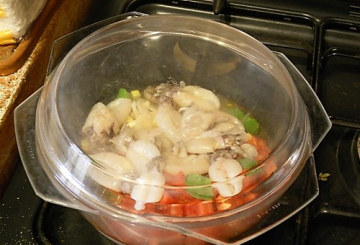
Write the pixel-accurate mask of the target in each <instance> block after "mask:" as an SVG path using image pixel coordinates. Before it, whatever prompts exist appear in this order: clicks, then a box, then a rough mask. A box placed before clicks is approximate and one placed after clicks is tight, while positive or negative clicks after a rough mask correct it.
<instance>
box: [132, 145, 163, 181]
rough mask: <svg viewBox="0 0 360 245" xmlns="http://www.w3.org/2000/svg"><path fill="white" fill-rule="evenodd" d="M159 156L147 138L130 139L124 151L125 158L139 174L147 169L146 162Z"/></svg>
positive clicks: (156, 149)
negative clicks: (126, 149)
mask: <svg viewBox="0 0 360 245" xmlns="http://www.w3.org/2000/svg"><path fill="white" fill-rule="evenodd" d="M159 156H161V154H160V151H159V149H158V148H157V147H156V145H155V144H153V143H152V142H150V141H148V140H144V139H140V140H137V141H132V142H131V143H130V145H129V148H128V151H127V153H126V158H127V159H128V160H129V161H130V162H131V163H132V164H133V166H134V169H135V171H136V172H137V173H138V174H139V175H141V174H143V173H145V172H146V171H147V166H146V165H147V164H148V163H149V162H150V161H151V160H153V159H154V158H156V157H159Z"/></svg>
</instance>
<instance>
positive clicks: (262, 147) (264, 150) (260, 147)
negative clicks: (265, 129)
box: [247, 135, 270, 162]
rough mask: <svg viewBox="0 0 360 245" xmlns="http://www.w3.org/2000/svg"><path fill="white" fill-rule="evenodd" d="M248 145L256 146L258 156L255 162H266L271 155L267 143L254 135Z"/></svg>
mask: <svg viewBox="0 0 360 245" xmlns="http://www.w3.org/2000/svg"><path fill="white" fill-rule="evenodd" d="M247 143H249V144H251V145H253V146H255V148H256V150H257V152H258V156H257V157H256V158H255V159H254V160H256V161H258V162H260V161H262V160H264V159H265V158H266V157H267V156H268V155H269V154H270V148H269V147H268V146H267V144H266V141H265V140H263V139H261V138H259V137H256V136H254V135H252V136H251V137H250V139H249V140H248V142H247Z"/></svg>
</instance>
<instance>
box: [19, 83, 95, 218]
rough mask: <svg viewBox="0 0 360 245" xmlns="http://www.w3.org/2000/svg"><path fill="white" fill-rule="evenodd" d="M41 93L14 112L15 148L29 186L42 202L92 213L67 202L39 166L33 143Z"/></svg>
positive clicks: (38, 91)
mask: <svg viewBox="0 0 360 245" xmlns="http://www.w3.org/2000/svg"><path fill="white" fill-rule="evenodd" d="M41 91H42V88H40V89H39V90H37V91H36V92H35V93H33V94H32V95H31V96H30V97H29V98H27V99H26V100H25V101H24V102H23V103H22V104H20V105H19V106H18V107H16V108H15V111H14V114H15V115H14V117H15V133H16V141H17V146H18V149H19V154H20V157H21V161H22V163H23V165H24V169H25V171H26V174H27V176H28V178H29V181H30V184H31V186H32V187H33V189H34V191H35V193H36V195H37V196H39V197H40V198H41V199H43V200H44V201H47V202H50V203H54V204H58V205H62V206H65V207H71V208H76V209H79V207H80V209H81V210H83V211H89V212H94V211H92V210H90V209H87V208H86V207H82V206H83V205H81V206H80V205H78V204H77V201H76V200H75V199H74V200H69V198H67V197H64V196H63V195H62V194H61V193H60V192H59V191H58V190H57V189H56V188H55V187H54V186H53V185H52V183H51V181H50V179H49V178H48V177H47V175H46V173H45V172H44V170H43V169H42V168H41V166H40V164H39V159H38V157H37V153H36V141H35V114H36V106H37V102H38V99H39V97H40V94H41ZM81 207H82V208H81Z"/></svg>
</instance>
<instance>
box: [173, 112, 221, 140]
mask: <svg viewBox="0 0 360 245" xmlns="http://www.w3.org/2000/svg"><path fill="white" fill-rule="evenodd" d="M214 121H215V114H213V113H210V112H205V111H203V110H200V109H199V107H197V106H191V107H189V108H187V109H185V110H183V115H182V118H181V124H180V132H181V134H182V135H183V136H184V137H185V138H188V137H196V136H199V135H200V134H201V133H203V132H204V131H206V130H207V129H209V128H210V126H211V125H212V124H213V123H214Z"/></svg>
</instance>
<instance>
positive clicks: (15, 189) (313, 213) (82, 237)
mask: <svg viewBox="0 0 360 245" xmlns="http://www.w3.org/2000/svg"><path fill="white" fill-rule="evenodd" d="M216 2H217V4H220V5H219V6H222V3H224V2H225V5H224V7H223V8H217V10H216V11H220V13H219V14H216V15H215V14H214V8H213V1H205V0H203V1H200V0H199V1H196V0H191V1H190V0H183V1H182V0H159V1H152V0H146V1H145V0H132V1H130V0H129V1H118V4H117V5H116V4H115V5H114V6H116V7H117V8H118V9H119V11H118V13H124V12H130V11H139V12H142V13H146V14H171V13H176V14H183V15H193V16H199V17H202V18H207V19H213V20H217V21H221V22H224V23H227V24H229V25H232V26H234V27H236V28H239V29H240V30H243V31H245V32H247V33H249V34H250V35H252V36H253V37H255V38H257V39H258V40H260V41H261V42H263V43H264V44H265V45H267V46H268V47H269V48H270V49H272V50H274V51H279V52H282V53H284V54H285V55H286V56H287V57H288V58H289V59H290V60H291V61H292V62H293V63H294V64H295V66H296V67H297V68H298V69H299V70H300V71H301V73H302V74H303V75H304V77H305V78H306V79H307V80H308V81H309V83H310V84H311V86H312V87H313V88H314V90H315V91H316V93H317V94H318V96H319V98H320V100H321V101H322V103H323V105H324V107H325V109H326V110H327V112H328V114H329V116H330V118H331V120H332V123H333V127H332V129H331V130H330V132H329V133H328V135H327V136H326V137H325V139H324V141H323V142H322V143H321V144H320V145H319V147H318V148H317V149H316V151H315V153H314V157H315V164H316V170H317V174H318V180H317V181H318V184H319V188H320V194H319V196H318V197H317V198H316V199H315V200H314V201H313V202H312V203H311V204H310V205H308V206H307V207H305V208H304V209H302V210H301V211H300V212H299V213H297V214H296V215H294V216H293V217H292V218H290V219H288V220H287V221H285V222H284V223H282V224H280V225H279V226H277V227H275V228H273V229H271V230H270V231H268V232H266V233H265V234H263V235H261V236H259V237H257V238H255V239H253V240H251V241H249V242H247V243H246V244H248V245H256V244H277V245H281V244H284V245H285V244H286V245H313V244H319V245H322V244H324V245H325V244H326V245H332V244H334V245H335V244H336V245H338V244H346V245H352V244H353V245H355V244H359V238H360V226H359V224H360V161H359V144H360V143H359V136H360V131H359V128H360V42H359V40H360V3H358V4H357V5H355V4H352V3H351V2H350V1H321V0H313V1H300V0H299V1H291V2H290V1H280V0H275V1H265V0H263V1H252V0H248V1H247V0H244V1H240V0H236V1H230V0H228V1H216ZM19 162H20V160H19ZM306 171H307V170H306V168H305V169H304V173H303V175H305V176H306V174H307V173H306ZM328 174H330V175H328ZM0 241H1V244H9V245H10V244H11V245H12V244H34V245H37V244H41V245H43V244H44V245H62V244H64V245H65V244H66V245H71V244H74V245H79V244H95V245H105V244H106V245H109V244H114V243H113V242H111V241H109V240H108V239H107V238H105V237H104V236H102V235H101V234H100V233H98V232H97V231H96V230H95V229H94V228H93V227H92V226H91V225H90V224H88V223H87V222H86V221H85V220H84V219H83V218H82V216H81V215H80V213H79V212H78V211H76V210H72V209H69V208H65V207H60V206H57V205H53V204H49V203H46V202H43V201H41V200H40V199H39V198H38V197H36V196H35V194H34V192H33V190H32V188H31V186H30V184H29V182H28V180H27V177H26V175H25V172H24V170H23V168H22V166H21V164H19V167H18V170H17V172H16V174H15V175H14V178H13V180H12V182H11V184H10V186H9V188H8V190H7V192H6V193H5V196H4V197H3V199H2V201H1V206H0Z"/></svg>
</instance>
